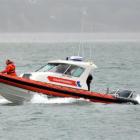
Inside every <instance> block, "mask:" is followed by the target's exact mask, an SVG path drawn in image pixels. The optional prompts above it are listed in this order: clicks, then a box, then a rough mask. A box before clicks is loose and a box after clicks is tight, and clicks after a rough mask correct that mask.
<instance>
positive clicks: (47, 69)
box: [37, 63, 58, 72]
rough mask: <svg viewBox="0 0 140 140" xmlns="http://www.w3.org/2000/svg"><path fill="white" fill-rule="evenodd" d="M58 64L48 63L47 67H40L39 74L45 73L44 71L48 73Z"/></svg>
mask: <svg viewBox="0 0 140 140" xmlns="http://www.w3.org/2000/svg"><path fill="white" fill-rule="evenodd" d="M57 65H58V64H57V63H48V64H47V65H45V66H43V67H41V68H40V69H39V70H37V71H39V72H46V71H50V70H51V69H53V68H54V67H56V66H57Z"/></svg>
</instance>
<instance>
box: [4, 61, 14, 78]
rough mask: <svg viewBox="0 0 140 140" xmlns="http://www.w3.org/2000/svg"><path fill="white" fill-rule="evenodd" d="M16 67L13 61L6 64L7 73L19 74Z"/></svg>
mask: <svg viewBox="0 0 140 140" xmlns="http://www.w3.org/2000/svg"><path fill="white" fill-rule="evenodd" d="M15 68H16V67H15V65H14V64H13V63H10V64H8V65H7V66H6V69H5V73H7V74H8V75H12V76H17V74H16V72H15Z"/></svg>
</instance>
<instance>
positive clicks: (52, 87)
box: [0, 56, 138, 104]
mask: <svg viewBox="0 0 140 140" xmlns="http://www.w3.org/2000/svg"><path fill="white" fill-rule="evenodd" d="M82 59H83V58H82V57H77V56H72V57H69V58H67V59H66V60H54V61H49V62H48V63H47V64H46V65H44V66H43V67H41V68H40V69H38V70H36V71H35V72H30V73H24V74H21V75H20V76H19V77H15V76H10V75H6V74H0V94H1V95H2V96H3V97H4V98H6V99H7V100H9V101H11V102H13V103H16V104H22V103H24V102H28V101H30V100H31V99H32V97H33V96H34V94H35V93H41V94H45V95H47V96H49V97H52V96H53V97H68V98H69V97H70V98H76V99H78V98H83V99H87V100H88V101H90V102H99V103H132V104H138V101H136V100H135V99H134V98H133V92H131V91H128V90H123V91H116V92H111V93H109V92H107V93H98V92H94V91H89V86H90V80H88V78H89V76H90V75H91V71H93V70H94V69H95V68H96V65H95V64H94V63H93V62H92V63H91V62H84V61H82Z"/></svg>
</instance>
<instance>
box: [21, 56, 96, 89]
mask: <svg viewBox="0 0 140 140" xmlns="http://www.w3.org/2000/svg"><path fill="white" fill-rule="evenodd" d="M94 68H96V65H95V64H94V63H91V62H83V61H82V57H74V56H73V57H70V58H68V57H67V60H54V61H49V62H48V63H47V64H46V65H44V66H43V67H41V68H40V69H38V70H37V71H35V72H32V73H25V74H22V75H21V76H22V77H24V78H28V79H32V80H36V81H42V82H46V83H52V84H55V85H62V86H66V87H72V88H78V89H84V90H88V86H87V78H88V77H89V75H90V73H91V71H92V70H93V69H94Z"/></svg>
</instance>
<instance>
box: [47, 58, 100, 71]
mask: <svg viewBox="0 0 140 140" xmlns="http://www.w3.org/2000/svg"><path fill="white" fill-rule="evenodd" d="M48 63H64V64H71V65H77V66H81V67H84V68H86V67H92V68H93V69H94V68H97V66H96V65H95V64H94V63H93V62H83V61H72V60H53V61H49V62H48Z"/></svg>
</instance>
